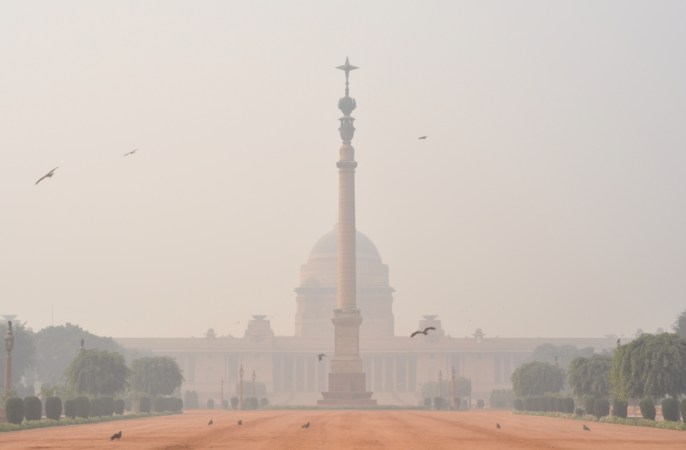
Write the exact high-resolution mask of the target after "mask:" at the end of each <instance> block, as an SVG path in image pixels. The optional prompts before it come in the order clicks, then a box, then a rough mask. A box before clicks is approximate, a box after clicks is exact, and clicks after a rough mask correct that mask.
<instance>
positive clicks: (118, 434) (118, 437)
mask: <svg viewBox="0 0 686 450" xmlns="http://www.w3.org/2000/svg"><path fill="white" fill-rule="evenodd" d="M115 439H116V440H119V439H121V431H120V432H118V433H114V434H113V435H112V436H111V437H110V441H114V440H115Z"/></svg>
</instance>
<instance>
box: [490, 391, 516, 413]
mask: <svg viewBox="0 0 686 450" xmlns="http://www.w3.org/2000/svg"><path fill="white" fill-rule="evenodd" d="M514 399H515V395H514V391H513V390H512V389H495V390H493V391H491V408H508V409H509V408H512V407H513V405H514Z"/></svg>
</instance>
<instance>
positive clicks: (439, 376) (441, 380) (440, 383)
mask: <svg viewBox="0 0 686 450" xmlns="http://www.w3.org/2000/svg"><path fill="white" fill-rule="evenodd" d="M442 384H443V371H442V370H439V371H438V398H441V399H442V398H443V395H442V394H443V393H442V388H443V386H441V385H442ZM439 402H441V401H440V400H439ZM441 403H443V402H441ZM441 403H439V405H440V404H441Z"/></svg>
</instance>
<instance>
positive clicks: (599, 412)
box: [593, 398, 610, 419]
mask: <svg viewBox="0 0 686 450" xmlns="http://www.w3.org/2000/svg"><path fill="white" fill-rule="evenodd" d="M593 415H594V416H596V418H598V419H600V418H601V417H605V416H608V415H610V402H609V401H608V400H607V399H606V398H599V399H597V400H596V401H595V403H594V404H593Z"/></svg>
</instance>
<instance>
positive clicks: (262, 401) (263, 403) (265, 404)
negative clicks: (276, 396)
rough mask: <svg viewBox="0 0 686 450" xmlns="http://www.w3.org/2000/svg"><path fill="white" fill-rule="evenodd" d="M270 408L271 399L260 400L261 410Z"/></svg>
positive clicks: (263, 398)
mask: <svg viewBox="0 0 686 450" xmlns="http://www.w3.org/2000/svg"><path fill="white" fill-rule="evenodd" d="M267 406H269V399H268V398H267V397H262V398H261V399H260V408H265V407H267Z"/></svg>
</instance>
